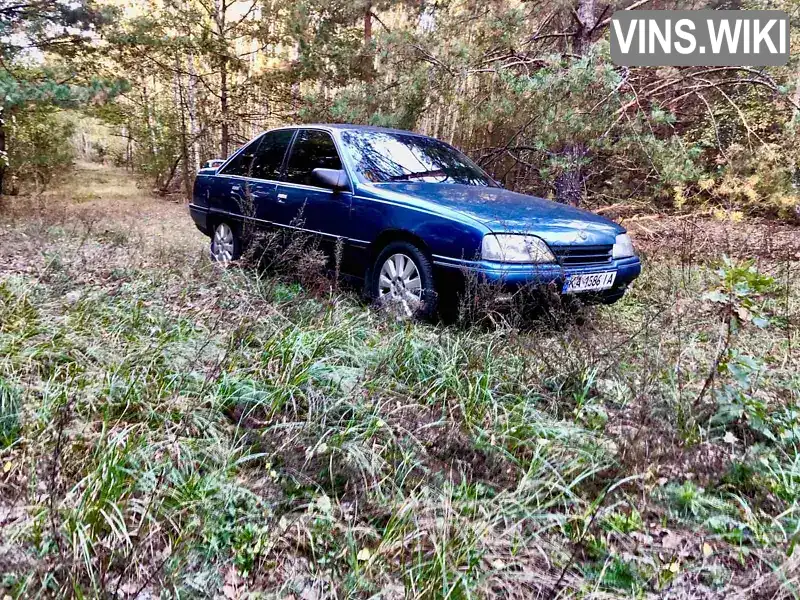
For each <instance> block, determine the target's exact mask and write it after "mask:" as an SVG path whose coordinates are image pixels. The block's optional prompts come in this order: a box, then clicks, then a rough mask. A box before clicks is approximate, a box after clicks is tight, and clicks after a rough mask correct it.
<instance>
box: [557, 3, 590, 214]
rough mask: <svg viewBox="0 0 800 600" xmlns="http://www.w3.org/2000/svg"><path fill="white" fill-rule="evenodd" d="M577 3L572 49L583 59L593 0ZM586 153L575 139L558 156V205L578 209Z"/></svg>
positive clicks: (583, 146)
mask: <svg viewBox="0 0 800 600" xmlns="http://www.w3.org/2000/svg"><path fill="white" fill-rule="evenodd" d="M577 2H578V3H577V6H576V7H575V15H576V16H577V20H578V28H577V31H576V32H575V38H574V40H573V46H574V49H575V53H576V54H579V55H581V56H583V55H585V54H586V53H587V52H589V50H590V48H591V45H592V33H593V32H594V29H595V27H596V25H597V16H596V11H595V8H596V6H595V3H596V0H577ZM588 153H589V149H588V148H587V146H586V143H584V142H582V141H578V140H576V141H574V142H572V143H570V144H567V145H566V146H565V147H564V149H563V150H562V151H561V153H560V157H561V159H562V160H563V161H564V163H565V165H564V171H563V172H562V173H561V174H560V175H559V176H558V177H556V180H555V188H556V200H558V201H559V202H561V203H563V204H571V205H572V206H579V205H580V203H581V201H582V200H583V183H584V180H585V179H586V174H585V173H584V170H583V162H584V158H585V157H586V155H587V154H588Z"/></svg>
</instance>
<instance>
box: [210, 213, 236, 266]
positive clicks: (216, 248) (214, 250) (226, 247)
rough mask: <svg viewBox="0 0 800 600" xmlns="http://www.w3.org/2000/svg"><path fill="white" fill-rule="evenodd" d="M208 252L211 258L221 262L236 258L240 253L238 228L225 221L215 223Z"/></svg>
mask: <svg viewBox="0 0 800 600" xmlns="http://www.w3.org/2000/svg"><path fill="white" fill-rule="evenodd" d="M210 253H211V260H212V261H214V262H218V263H221V264H227V263H229V262H231V261H233V260H238V259H239V257H241V255H242V240H241V238H240V236H239V230H238V228H237V227H235V226H234V225H231V224H230V223H227V222H225V221H222V222H220V223H217V224H216V225H215V226H214V230H213V231H212V232H211V248H210Z"/></svg>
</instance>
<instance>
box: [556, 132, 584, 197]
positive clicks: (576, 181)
mask: <svg viewBox="0 0 800 600" xmlns="http://www.w3.org/2000/svg"><path fill="white" fill-rule="evenodd" d="M586 153H587V149H586V145H585V144H582V143H575V144H570V145H569V146H567V147H566V148H564V150H563V151H562V153H561V156H562V158H563V159H564V160H566V162H567V166H566V167H565V168H564V171H563V173H561V175H559V176H558V177H556V181H555V187H556V200H558V201H559V202H561V203H562V204H571V205H572V206H579V205H580V203H581V200H582V199H583V181H584V179H585V174H584V172H583V164H582V161H583V157H584V156H585V155H586Z"/></svg>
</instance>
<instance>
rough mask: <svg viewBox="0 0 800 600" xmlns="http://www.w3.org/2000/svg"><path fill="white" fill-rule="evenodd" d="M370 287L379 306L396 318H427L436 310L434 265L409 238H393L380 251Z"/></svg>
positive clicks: (373, 269)
mask: <svg viewBox="0 0 800 600" xmlns="http://www.w3.org/2000/svg"><path fill="white" fill-rule="evenodd" d="M370 288H371V293H372V297H373V298H374V299H375V300H376V302H377V304H378V306H380V307H381V309H383V310H385V311H387V312H389V313H390V314H392V315H394V316H396V317H397V318H399V319H415V318H426V317H429V316H431V315H432V314H434V312H435V311H436V292H435V290H434V287H433V266H432V265H431V262H430V260H428V257H427V256H425V254H424V253H423V252H422V251H421V250H420V249H419V248H417V247H416V246H414V245H413V244H410V243H408V242H392V243H391V244H389V245H388V246H386V248H384V249H383V250H382V251H381V253H380V254H379V255H378V258H377V259H376V261H375V265H374V266H373V268H372V275H371V285H370Z"/></svg>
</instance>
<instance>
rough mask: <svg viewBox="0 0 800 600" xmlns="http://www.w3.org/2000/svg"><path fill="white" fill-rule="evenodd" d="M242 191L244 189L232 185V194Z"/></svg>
mask: <svg viewBox="0 0 800 600" xmlns="http://www.w3.org/2000/svg"><path fill="white" fill-rule="evenodd" d="M240 189H242V188H240V187H239V186H238V185H232V186H231V191H232V192H238V191H239V190H240Z"/></svg>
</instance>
